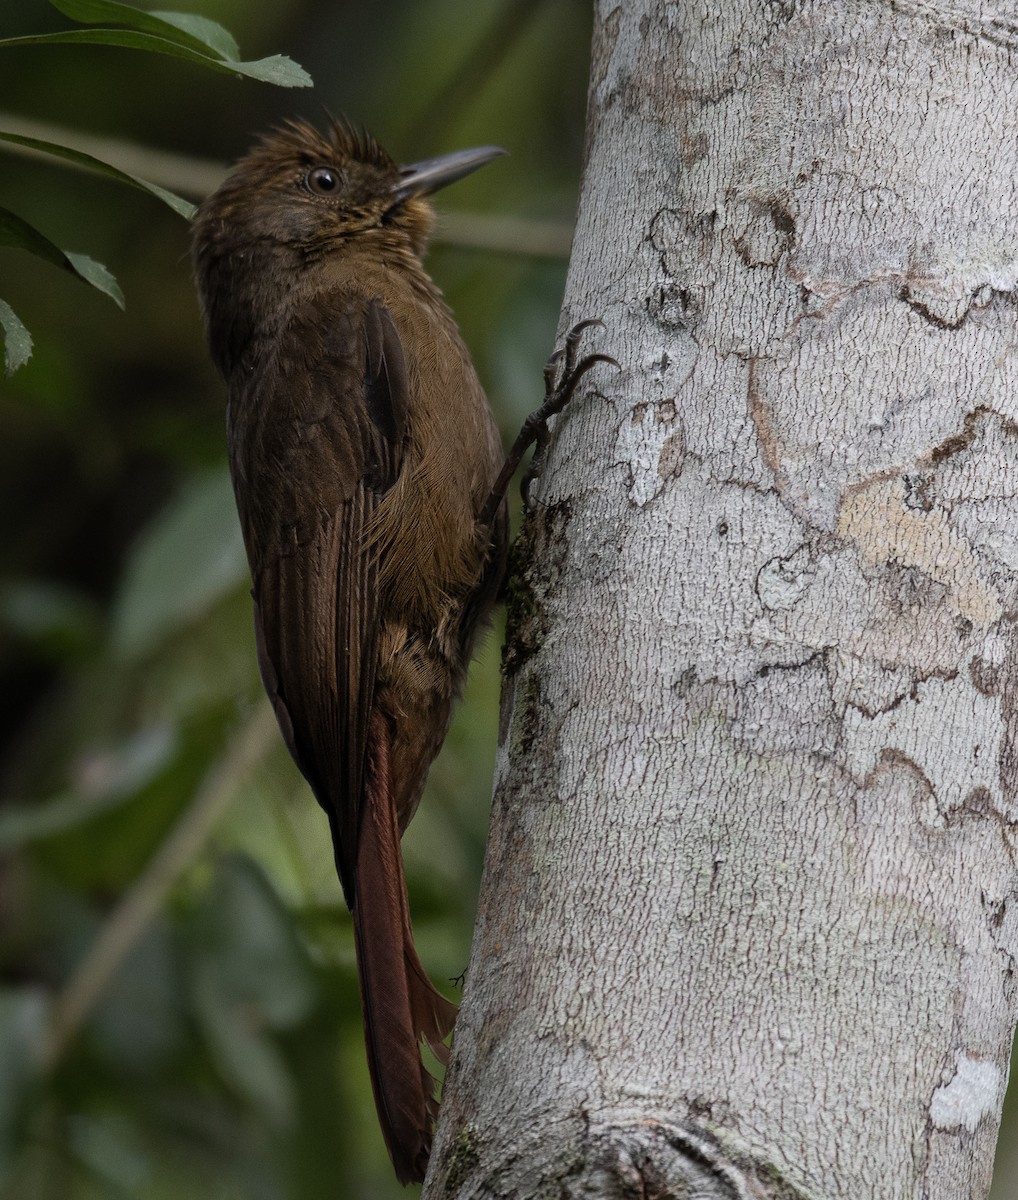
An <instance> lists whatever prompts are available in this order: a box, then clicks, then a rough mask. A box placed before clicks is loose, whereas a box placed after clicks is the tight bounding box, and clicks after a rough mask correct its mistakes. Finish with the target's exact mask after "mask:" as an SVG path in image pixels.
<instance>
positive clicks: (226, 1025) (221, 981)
mask: <svg viewBox="0 0 1018 1200" xmlns="http://www.w3.org/2000/svg"><path fill="white" fill-rule="evenodd" d="M193 924H194V932H193V936H192V938H191V939H190V945H191V946H192V947H194V953H193V956H192V959H191V963H190V967H191V984H192V997H193V1002H194V1006H195V1015H196V1017H197V1018H198V1020H199V1022H200V1023H201V1025H202V1027H203V1029H204V1031H205V1034H206V1037H207V1038H208V1040H209V1043H210V1047H211V1049H212V1052H213V1054H214V1056H215V1059H216V1061H217V1063H218V1066H219V1069H220V1070H221V1072H222V1073H223V1076H224V1078H226V1079H227V1080H228V1081H229V1082H230V1084H232V1086H233V1087H235V1088H236V1089H237V1090H238V1091H240V1092H241V1093H242V1094H244V1095H245V1096H247V1098H248V1099H249V1100H250V1101H251V1102H252V1103H253V1104H255V1105H257V1107H258V1108H259V1109H260V1111H261V1112H262V1113H263V1115H264V1117H265V1119H266V1120H268V1121H270V1122H271V1123H272V1124H274V1125H275V1126H277V1127H285V1126H286V1125H288V1124H289V1123H290V1121H291V1120H292V1117H293V1114H294V1110H295V1107H296V1104H295V1099H296V1098H295V1096H294V1089H293V1083H292V1080H291V1079H290V1076H289V1073H288V1070H287V1065H286V1061H285V1059H283V1057H282V1056H281V1054H280V1052H279V1049H278V1048H277V1045H276V1043H275V1041H274V1040H273V1039H272V1038H270V1037H269V1036H267V1034H268V1032H269V1031H270V1030H274V1031H284V1030H287V1029H292V1028H294V1027H295V1026H296V1025H297V1024H298V1023H299V1022H300V1021H301V1020H302V1019H303V1018H304V1017H305V1016H306V1015H307V1013H308V1012H309V1011H310V1009H311V1007H312V1005H313V1004H314V1001H315V998H316V996H315V979H314V974H313V972H312V971H311V969H310V965H309V963H308V959H307V956H306V953H305V951H304V948H303V946H302V945H301V943H300V941H299V940H298V938H297V936H296V934H295V931H294V929H293V924H292V921H291V918H290V914H289V913H288V912H287V910H286V908H285V906H284V905H283V904H282V902H281V901H280V898H279V896H278V895H277V894H276V892H275V890H274V889H273V888H272V886H271V885H270V883H269V882H268V880H267V879H266V878H265V875H264V874H263V873H262V871H261V870H260V868H259V867H257V866H256V865H255V864H254V863H253V862H251V861H250V860H248V859H245V858H242V857H235V856H230V857H227V858H224V859H222V860H221V861H220V862H219V864H218V865H217V874H216V879H215V883H214V885H213V887H212V888H211V889H210V891H209V893H208V895H207V896H206V897H205V900H204V903H203V904H202V905H201V907H200V908H199V909H198V910H197V911H196V912H195V914H194V917H193Z"/></svg>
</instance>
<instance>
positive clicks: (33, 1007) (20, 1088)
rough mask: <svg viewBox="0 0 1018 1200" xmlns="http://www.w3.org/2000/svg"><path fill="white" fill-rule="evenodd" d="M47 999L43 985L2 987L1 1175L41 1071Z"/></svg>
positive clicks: (1, 1176)
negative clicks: (37, 1053)
mask: <svg viewBox="0 0 1018 1200" xmlns="http://www.w3.org/2000/svg"><path fill="white" fill-rule="evenodd" d="M45 1017H46V1003H45V998H44V993H43V990H42V988H41V987H22V988H13V987H5V988H3V990H2V991H0V1079H2V1080H3V1081H4V1085H3V1087H2V1088H0V1178H3V1177H4V1176H6V1173H7V1171H6V1168H7V1166H8V1164H9V1160H10V1158H11V1156H12V1154H13V1152H14V1150H15V1148H16V1135H17V1132H18V1129H17V1127H18V1124H19V1118H20V1116H21V1115H22V1111H23V1110H24V1109H25V1108H27V1106H28V1100H29V1096H30V1094H31V1089H32V1088H33V1086H34V1084H35V1081H36V1078H37V1075H38V1070H39V1067H38V1062H37V1061H36V1056H35V1049H36V1047H37V1046H38V1045H39V1041H40V1039H41V1037H42V1034H43V1027H44V1022H45Z"/></svg>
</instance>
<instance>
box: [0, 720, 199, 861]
mask: <svg viewBox="0 0 1018 1200" xmlns="http://www.w3.org/2000/svg"><path fill="white" fill-rule="evenodd" d="M177 744H178V743H177V734H176V729H175V728H174V727H173V726H171V725H169V724H167V723H157V724H154V725H150V726H148V727H147V728H145V729H141V730H139V731H138V732H137V733H134V734H131V735H130V736H129V737H127V738H125V739H124V740H123V742H121V743H120V744H119V745H117V746H113V747H109V748H107V749H106V750H104V751H102V752H97V753H96V755H95V757H94V759H93V761H92V763H91V764H90V770H91V774H92V776H93V778H92V779H91V780H90V781H89V784H88V786H87V787H85V786H81V787H78V788H76V789H75V790H74V791H73V792H70V793H67V794H65V795H59V796H55V797H53V798H52V799H50V800H46V801H44V802H43V803H42V804H27V803H23V804H19V803H13V802H11V803H8V804H5V805H4V806H3V808H2V809H0V850H2V851H3V852H5V853H7V852H9V851H11V850H15V849H17V848H18V847H20V846H24V845H26V844H27V843H29V842H35V841H39V840H40V839H41V838H47V837H54V836H56V835H58V834H61V833H65V832H66V831H67V830H69V829H76V828H78V826H80V825H84V824H86V823H87V822H89V821H91V820H92V819H93V818H95V817H99V816H102V814H103V813H106V812H109V811H110V810H111V809H114V808H119V807H120V806H121V805H122V804H126V803H127V802H128V801H129V800H131V799H133V798H134V797H135V796H136V795H137V794H138V792H139V791H141V789H142V788H143V787H145V786H146V785H147V784H149V783H150V782H151V781H152V780H153V779H155V778H156V776H157V775H158V774H159V773H160V772H161V771H162V770H163V768H164V767H165V766H166V765H167V764H168V763H169V762H170V760H171V759H172V757H173V756H174V754H176V752H177Z"/></svg>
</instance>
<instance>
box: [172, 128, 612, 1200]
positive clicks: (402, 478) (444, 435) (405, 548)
mask: <svg viewBox="0 0 1018 1200" xmlns="http://www.w3.org/2000/svg"><path fill="white" fill-rule="evenodd" d="M501 153H503V151H501V150H499V149H497V148H494V147H482V148H480V149H476V150H466V151H462V152H460V153H457V154H450V155H447V156H444V157H442V158H437V159H433V160H430V161H427V162H421V163H417V164H414V165H413V166H409V167H403V168H400V167H399V166H397V165H396V163H395V162H394V161H393V160H392V159H391V158H390V156H389V155H388V154H387V153H386V152H385V151H384V150H383V149H382V148H381V146H379V145H378V143H377V142H375V141H374V140H373V139H372V138H371V137H369V136H367V135H365V134H363V133H359V132H355V131H354V130H353V129H352V128H351V127H350V126H349V125H347V124H346V123H345V122H339V121H334V122H333V123H332V125H331V128H330V130H329V134H328V136H323V135H322V134H320V133H319V132H318V131H317V130H315V129H314V128H312V127H311V126H309V125H307V124H304V123H302V122H293V123H291V124H289V125H287V126H286V127H284V128H282V129H280V130H277V131H275V132H273V133H271V134H270V135H268V136H266V137H265V138H264V139H263V140H262V142H261V143H260V144H259V145H258V146H257V147H256V148H255V149H254V150H252V151H251V153H250V154H248V156H247V157H246V158H244V159H242V160H241V162H240V163H239V164H238V165H237V167H236V168H235V170H234V172H233V173H232V174H231V175H230V176H229V178H228V179H227V180H226V182H225V183H223V185H222V186H221V187H220V188H219V190H218V191H217V192H216V193H215V194H214V195H212V196H211V197H209V199H208V200H206V201H205V203H204V204H202V206H201V208H200V210H199V212H198V215H197V217H196V219H195V225H194V243H193V253H194V262H195V268H196V274H197V279H198V286H199V292H200V295H201V301H202V307H203V312H204V317H205V324H206V332H207V335H208V340H209V345H210V348H211V351H212V356H213V358H214V360H215V362H216V364H217V366H218V367H219V369H220V371H221V372H222V374H223V376H224V377H225V379H226V382H227V384H228V386H229V402H228V438H229V451H230V467H231V471H232V476H233V484H234V490H235V493H236V498H237V507H238V509H239V512H240V520H241V526H242V529H243V534H244V541H245V545H246V548H247V555H248V560H249V562H250V567H251V575H252V580H253V589H252V595H253V598H254V612H255V630H256V636H257V646H258V659H259V666H260V668H261V674H262V679H263V681H264V684H265V688H266V691H267V692H268V694H269V697H270V699H271V701H272V704H273V706H274V708H275V712H276V717H277V719H278V722H279V726H280V729H281V731H282V733H283V737H284V738H285V740H286V744H287V746H288V747H289V749H290V753H291V754H292V755H293V758H294V760H295V761H296V763H297V766H298V767H299V768H300V770H301V772H302V773H303V774H304V776H305V778H306V779H307V781H308V783H309V784H310V785H311V788H312V790H313V791H314V794H315V796H316V797H317V799H318V801H319V803H320V804H321V806H322V807H323V808H324V809H325V811H326V813H327V814H328V818H329V824H330V827H331V833H332V841H333V847H334V852H335V859H336V866H337V868H338V871H339V877H340V880H341V882H342V885H343V892H344V895H345V898H346V901H347V904H348V905H349V907H350V909H351V912H352V914H353V926H354V936H355V942H356V947H357V960H358V966H359V971H360V980H361V1002H362V1008H363V1014H364V1026H365V1034H366V1042H367V1055H368V1065H369V1068H370V1073H371V1080H372V1085H373V1088H374V1095H375V1103H376V1106H377V1109H378V1115H379V1120H380V1122H381V1126H382V1132H383V1134H384V1137H385V1141H386V1145H387V1146H388V1149H389V1153H390V1155H391V1157H392V1161H393V1164H394V1166H395V1169H396V1174H397V1176H398V1177H399V1179H400V1180H401V1181H402V1182H404V1183H407V1182H410V1181H417V1180H421V1179H423V1177H424V1172H425V1168H426V1166H427V1160H428V1153H429V1150H430V1143H431V1133H432V1127H433V1122H434V1117H435V1113H436V1110H437V1101H436V1099H435V1092H434V1081H433V1080H432V1078H431V1076H430V1074H429V1073H428V1071H427V1069H426V1068H425V1066H424V1064H423V1062H422V1060H421V1054H420V1043H421V1042H422V1041H423V1042H425V1043H427V1044H428V1045H429V1046H430V1047H431V1049H432V1051H433V1052H434V1053H435V1054H436V1055H437V1057H438V1058H439V1059H440V1060H441V1061H443V1062H444V1061H445V1060H446V1057H447V1054H448V1051H447V1048H446V1047H445V1045H444V1039H445V1038H446V1036H447V1035H448V1034H449V1032H450V1031H451V1029H452V1026H453V1022H454V1020H455V1015H456V1010H455V1007H454V1006H453V1005H452V1004H451V1003H450V1002H449V1001H448V1000H447V999H445V997H443V996H442V995H440V994H439V993H438V992H437V991H436V990H435V989H434V987H432V985H431V983H430V981H429V980H428V977H427V975H426V974H425V971H424V968H423V967H422V965H421V962H420V959H419V958H418V956H417V952H416V950H415V949H414V943H413V936H412V933H411V928H410V914H409V907H408V903H407V894H406V886H405V883H404V878H403V861H402V855H401V852H400V836H401V834H402V832H403V830H404V829H405V828H406V826H407V823H408V822H409V820H410V818H411V817H412V816H413V814H414V811H415V810H416V808H417V804H418V801H419V800H420V797H421V792H422V791H423V788H424V782H425V778H426V776H427V772H428V768H429V766H430V764H431V762H432V759H433V758H434V757H435V755H436V754H437V753H438V750H439V747H440V746H441V744H442V741H443V739H444V737H445V734H446V731H447V729H448V725H449V720H450V713H451V708H452V702H453V699H454V697H455V696H456V694H457V692H458V691H459V689H460V687H461V685H462V683H463V679H464V676H465V674H466V671H467V666H468V664H469V661H470V657H471V653H472V648H473V645H474V641H475V638H476V635H477V632H478V630H479V628H480V627H481V626H482V625H483V624H484V622H485V619H486V617H487V616H488V614H489V612H490V610H491V607H492V605H493V603H494V602H495V599H496V596H497V594H498V590H499V586H500V583H501V579H502V576H503V573H504V569H505V559H506V539H507V519H506V505H505V500H504V492H505V488H506V484H507V482H508V479H509V477H510V476H511V474H512V471H513V470H514V469H515V465H516V464H517V463H518V462H519V457H520V454H521V453H522V449H523V448H524V447H525V445H526V443H528V442H529V441H533V440H534V439H535V437H540V434H541V430H542V429H543V421H544V419H545V418H546V417H547V415H549V414H550V413H551V412H555V411H558V409H559V408H561V407H562V406H563V405H564V404H565V403H566V401H567V400H568V398H569V395H570V394H571V393H572V391H573V389H574V387H575V385H576V382H577V381H578V379H579V377H580V376H581V375H582V374H583V373H584V371H586V370H587V369H588V368H589V366H591V365H592V364H593V362H595V361H600V360H602V357H603V356H599V355H592V356H590V357H588V358H587V359H585V360H583V362H581V363H579V364H576V362H575V352H576V344H577V341H578V338H579V332H580V330H579V328H577V329H576V330H574V332H573V333H572V334H571V335H570V338H569V340H568V342H567V350H566V352H565V360H566V361H565V368H564V370H562V371H561V372H560V371H559V361H560V359H561V357H562V355H561V354H560V355H557V356H554V357H553V360H552V361H551V362H550V364H549V370H548V372H547V378H548V380H549V387H548V396H547V399H546V403H545V405H544V406H542V408H541V409H540V410H539V411H538V413H536V414H534V416H533V417H532V418H531V419H530V420H529V421H528V424H527V426H526V427H525V429H524V432H523V433H521V435H520V438H519V439H518V442H517V446H516V447H514V450H513V453H512V454H511V455H510V458H509V460H508V461H505V458H504V455H503V453H502V450H501V447H500V443H499V437H498V431H497V428H496V426H495V422H494V419H493V417H492V414H491V411H490V409H489V407H488V402H487V400H486V398H485V396H484V392H483V391H482V389H481V385H480V383H479V382H478V379H477V376H476V374H475V372H474V368H473V366H472V364H471V361H470V356H469V354H468V353H467V350H466V348H465V346H464V345H463V342H462V340H461V338H460V335H459V332H458V330H457V328H456V324H455V321H454V319H453V316H452V313H451V312H450V310H449V308H448V306H447V305H446V304H445V301H444V300H443V298H442V295H441V292H440V291H439V290H438V288H437V287H436V286H435V284H434V283H433V282H432V281H431V279H430V278H429V277H428V275H427V274H426V273H425V271H424V268H423V267H422V265H421V256H422V254H423V251H424V248H425V245H426V242H427V239H428V236H429V234H430V231H431V228H432V223H433V214H432V211H431V208H430V206H429V205H428V203H427V201H426V200H425V199H424V197H425V196H426V195H427V194H428V193H430V192H433V191H435V190H436V189H437V188H439V187H442V186H444V185H445V184H447V183H450V182H452V181H453V180H455V179H459V178H461V177H462V176H463V175H466V174H467V173H468V172H470V171H473V170H474V169H475V168H477V167H479V166H481V165H482V164H483V163H486V162H488V161H489V160H490V159H492V158H493V157H495V156H496V155H498V154H501ZM584 324H587V323H584ZM503 462H505V466H504V467H503ZM500 467H503V469H502V471H501V473H500V470H499V468H500Z"/></svg>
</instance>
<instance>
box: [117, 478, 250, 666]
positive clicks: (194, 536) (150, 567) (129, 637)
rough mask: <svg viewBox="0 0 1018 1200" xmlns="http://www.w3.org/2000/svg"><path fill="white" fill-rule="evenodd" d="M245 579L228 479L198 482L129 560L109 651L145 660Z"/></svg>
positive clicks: (186, 490)
mask: <svg viewBox="0 0 1018 1200" xmlns="http://www.w3.org/2000/svg"><path fill="white" fill-rule="evenodd" d="M246 578H247V559H246V558H245V555H244V544H243V541H242V540H241V536H240V524H239V522H238V520H237V511H236V504H235V503H234V499H233V488H232V487H231V485H230V477H229V474H228V472H227V471H226V470H225V469H223V470H219V471H215V472H213V473H206V474H203V475H199V476H197V477H195V478H194V479H192V480H191V481H190V483H188V484H187V485H186V486H185V488H184V489H183V491H182V492H181V493H180V494H179V495H178V497H177V498H176V500H175V501H173V502H172V503H171V504H170V505H169V507H167V508H166V509H164V511H163V512H162V513H161V514H160V516H159V517H157V518H156V519H155V520H154V521H153V522H152V524H151V525H150V526H149V527H148V529H147V530H146V532H145V534H144V535H143V538H142V540H141V541H140V542H139V543H138V545H137V546H136V547H135V550H134V552H133V554H132V555H131V558H130V560H129V562H128V565H127V569H126V571H125V573H124V579H123V583H122V585H121V588H120V594H119V596H118V598H117V602H116V605H115V608H114V614H113V645H114V647H115V648H116V649H117V650H118V651H119V652H120V653H121V654H122V655H124V656H126V657H136V656H139V655H141V654H144V653H147V652H148V651H149V650H151V649H153V648H154V647H155V646H156V645H157V644H158V642H159V641H160V640H161V639H162V638H164V637H166V636H167V635H168V634H170V633H173V632H175V631H176V630H177V629H179V628H180V627H181V626H182V625H185V624H187V623H188V622H190V621H192V620H194V618H196V617H198V616H200V615H201V614H202V613H204V612H206V611H207V610H208V609H209V607H210V606H211V605H212V604H213V603H214V602H215V601H216V600H218V599H220V598H221V597H222V596H224V595H225V594H226V593H227V592H229V591H231V590H232V589H233V588H236V587H238V586H240V584H241V583H243V581H244V580H245V579H246Z"/></svg>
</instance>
